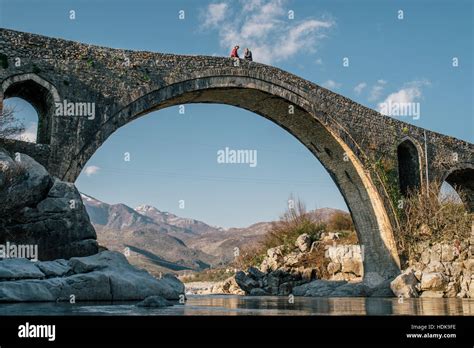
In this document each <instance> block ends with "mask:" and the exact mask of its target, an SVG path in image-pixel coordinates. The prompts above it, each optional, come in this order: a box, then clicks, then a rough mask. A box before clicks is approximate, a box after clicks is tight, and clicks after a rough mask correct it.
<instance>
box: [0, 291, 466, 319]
mask: <svg viewBox="0 0 474 348" xmlns="http://www.w3.org/2000/svg"><path fill="white" fill-rule="evenodd" d="M135 304H136V302H133V303H131V302H118V303H115V304H111V303H97V302H92V303H83V302H81V303H76V304H69V303H12V304H0V316H5V315H470V316H472V315H474V299H458V298H431V299H429V298H416V299H404V300H403V302H401V301H400V300H399V299H397V298H354V297H347V298H343V297H341V298H324V297H295V298H294V303H290V302H289V299H288V297H283V296H263V297H254V296H253V297H250V296H238V295H189V296H188V299H187V302H186V304H184V305H183V304H178V303H176V304H175V305H173V306H171V307H166V308H142V307H136V306H135Z"/></svg>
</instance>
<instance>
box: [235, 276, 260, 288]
mask: <svg viewBox="0 0 474 348" xmlns="http://www.w3.org/2000/svg"><path fill="white" fill-rule="evenodd" d="M235 282H236V283H237V284H238V285H239V287H240V288H241V289H242V290H244V291H245V293H250V291H251V290H252V289H254V288H258V287H259V283H258V281H256V280H255V279H253V278H252V277H250V276H248V275H247V274H245V272H243V271H239V272H237V273H236V274H235Z"/></svg>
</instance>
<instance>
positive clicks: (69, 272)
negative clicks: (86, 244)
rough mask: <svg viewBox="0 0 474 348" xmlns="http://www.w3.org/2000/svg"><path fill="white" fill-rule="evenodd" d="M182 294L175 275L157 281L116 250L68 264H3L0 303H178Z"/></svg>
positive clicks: (18, 261) (0, 266) (0, 265)
mask: <svg viewBox="0 0 474 348" xmlns="http://www.w3.org/2000/svg"><path fill="white" fill-rule="evenodd" d="M183 295H184V284H183V283H181V282H180V281H179V280H178V279H177V278H176V277H174V276H173V275H165V276H163V277H162V278H161V279H156V278H154V277H153V276H151V275H150V274H149V273H148V272H146V271H145V270H141V269H137V268H135V267H133V266H132V265H130V264H129V263H128V261H127V259H126V257H125V256H124V255H122V254H121V253H118V252H113V251H103V252H101V253H99V254H96V255H93V256H88V257H73V258H71V259H70V260H69V261H66V260H55V261H44V262H41V261H40V262H32V261H29V260H27V259H4V260H1V261H0V302H32V301H70V302H71V301H121V300H143V299H145V298H147V297H149V296H161V297H162V298H164V299H167V300H178V299H180V296H183Z"/></svg>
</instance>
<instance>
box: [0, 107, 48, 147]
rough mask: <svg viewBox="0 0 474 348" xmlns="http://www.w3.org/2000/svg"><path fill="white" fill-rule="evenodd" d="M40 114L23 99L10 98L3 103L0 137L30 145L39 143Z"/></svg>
mask: <svg viewBox="0 0 474 348" xmlns="http://www.w3.org/2000/svg"><path fill="white" fill-rule="evenodd" d="M38 119H39V117H38V113H37V111H36V109H35V108H34V107H33V105H31V104H30V103H28V102H27V101H26V100H24V99H22V98H9V99H7V100H5V101H4V102H3V113H2V120H0V121H1V122H0V129H1V130H0V136H1V137H3V138H6V139H15V140H21V141H26V142H30V143H36V142H37V136H38Z"/></svg>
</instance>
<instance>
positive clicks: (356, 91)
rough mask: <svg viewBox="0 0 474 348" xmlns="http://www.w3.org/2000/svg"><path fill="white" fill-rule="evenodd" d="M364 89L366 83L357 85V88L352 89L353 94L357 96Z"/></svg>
mask: <svg viewBox="0 0 474 348" xmlns="http://www.w3.org/2000/svg"><path fill="white" fill-rule="evenodd" d="M365 87H367V83H365V82H361V83H359V84H358V85H357V86H355V87H354V92H355V94H357V95H359V94H361V93H362V91H363V90H364V88H365Z"/></svg>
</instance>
